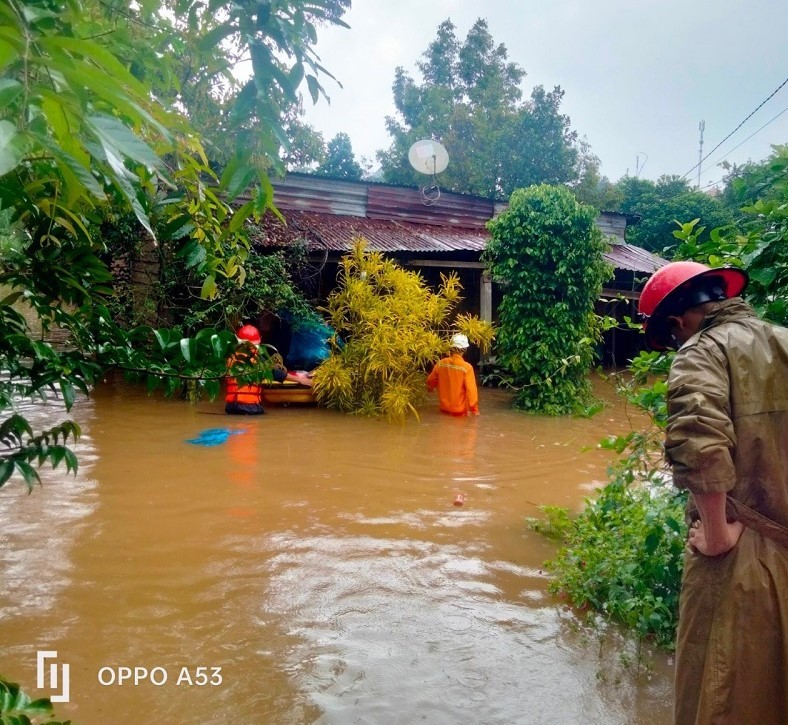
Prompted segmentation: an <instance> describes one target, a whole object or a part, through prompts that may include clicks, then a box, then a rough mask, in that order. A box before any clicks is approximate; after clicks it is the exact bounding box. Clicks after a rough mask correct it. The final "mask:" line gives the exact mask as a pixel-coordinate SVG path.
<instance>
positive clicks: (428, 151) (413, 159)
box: [408, 139, 449, 176]
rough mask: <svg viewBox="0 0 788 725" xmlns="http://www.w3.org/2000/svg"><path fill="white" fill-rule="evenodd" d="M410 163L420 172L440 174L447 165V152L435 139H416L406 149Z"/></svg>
mask: <svg viewBox="0 0 788 725" xmlns="http://www.w3.org/2000/svg"><path fill="white" fill-rule="evenodd" d="M408 161H410V165H411V166H412V167H413V168H414V169H416V171H418V172H419V173H420V174H432V175H433V176H434V175H435V174H440V173H441V171H445V170H446V167H447V166H448V165H449V152H448V151H446V149H445V148H443V146H442V145H441V144H439V143H438V142H437V141H432V140H430V139H423V140H421V141H416V143H414V144H413V146H411V147H410V150H409V151H408Z"/></svg>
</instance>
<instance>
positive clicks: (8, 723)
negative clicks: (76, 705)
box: [0, 675, 71, 725]
mask: <svg viewBox="0 0 788 725" xmlns="http://www.w3.org/2000/svg"><path fill="white" fill-rule="evenodd" d="M52 717H53V714H52V703H51V702H50V701H49V699H48V698H42V699H40V700H31V699H30V697H29V696H28V695H27V694H26V693H25V692H24V691H23V690H22V688H21V687H19V685H18V684H17V683H16V682H9V681H8V680H6V679H4V678H3V677H2V675H0V725H36V724H37V723H46V724H47V725H69V723H70V722H71V720H66V721H65V722H64V721H61V720H51V719H50V718H52Z"/></svg>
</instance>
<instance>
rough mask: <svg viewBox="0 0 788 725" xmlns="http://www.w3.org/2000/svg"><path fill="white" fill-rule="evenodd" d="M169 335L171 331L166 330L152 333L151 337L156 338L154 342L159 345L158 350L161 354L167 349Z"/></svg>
mask: <svg viewBox="0 0 788 725" xmlns="http://www.w3.org/2000/svg"><path fill="white" fill-rule="evenodd" d="M171 334H172V333H171V331H170V330H167V329H163V330H154V331H153V336H154V337H155V338H156V342H158V343H159V348H160V349H161V351H162V352H166V351H167V348H169V346H170V335H171Z"/></svg>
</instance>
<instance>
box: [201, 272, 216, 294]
mask: <svg viewBox="0 0 788 725" xmlns="http://www.w3.org/2000/svg"><path fill="white" fill-rule="evenodd" d="M217 291H218V288H217V286H216V278H215V277H214V276H213V275H212V274H211V275H208V276H207V277H206V278H205V281H204V282H203V283H202V289H201V290H200V296H201V297H202V298H203V299H204V300H212V299H213V298H214V297H216V293H217Z"/></svg>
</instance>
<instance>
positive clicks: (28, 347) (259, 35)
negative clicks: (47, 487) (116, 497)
mask: <svg viewBox="0 0 788 725" xmlns="http://www.w3.org/2000/svg"><path fill="white" fill-rule="evenodd" d="M345 4H346V3H344V2H342V0H310V2H308V3H307V2H301V0H291V2H289V3H287V4H285V3H281V4H277V5H276V6H271V5H269V4H260V5H257V4H253V5H250V6H247V5H246V4H245V3H240V4H239V3H227V2H212V3H211V4H210V5H209V6H208V7H206V6H205V5H204V4H203V3H202V2H197V1H196V0H176V1H174V2H172V3H171V4H160V3H158V2H153V1H152V0H143V2H140V3H135V4H132V5H131V6H129V7H126V6H121V5H120V4H119V3H102V4H101V6H100V8H99V7H98V6H97V5H91V4H89V5H87V6H85V8H83V7H82V6H80V4H79V3H78V2H76V1H75V0H72V1H71V2H61V0H6V1H4V2H1V3H0V17H2V25H1V26H0V208H1V209H7V210H9V211H10V213H11V220H10V224H11V227H12V231H13V237H14V238H16V239H18V240H19V242H18V245H17V247H15V248H12V249H11V250H10V253H5V254H4V255H3V257H2V258H1V259H0V287H2V288H4V289H7V290H8V294H7V295H6V296H5V297H4V298H3V299H2V300H0V369H2V371H3V376H2V379H1V380H0V411H2V415H3V420H2V422H0V442H2V444H3V446H2V452H0V485H2V484H4V483H5V482H6V481H7V480H8V479H9V478H10V476H11V475H12V474H13V473H15V472H16V473H18V474H20V475H21V476H22V477H23V478H24V479H25V481H26V482H27V483H28V485H32V483H34V482H35V481H36V480H37V476H38V474H37V471H36V467H37V466H40V465H41V464H42V463H44V462H45V461H48V462H50V463H51V464H52V465H53V466H54V465H58V464H60V463H61V462H65V463H66V465H67V466H68V468H69V469H70V470H73V469H75V468H76V465H77V461H76V458H75V457H74V456H73V453H72V452H71V451H70V450H69V449H68V447H67V446H66V445H65V444H66V442H67V439H69V438H71V437H72V436H75V435H77V434H78V432H79V429H78V426H76V424H74V423H72V422H69V421H67V422H66V423H63V424H61V425H59V426H56V427H55V428H52V429H51V430H48V431H43V432H40V433H37V432H34V431H33V430H32V428H31V426H30V424H29V422H28V421H27V420H26V418H25V417H24V416H23V415H20V414H18V413H16V412H15V406H16V401H17V400H18V399H19V398H20V397H30V396H35V395H43V394H44V392H45V391H47V390H55V391H56V392H57V393H59V395H60V396H61V398H62V401H63V403H64V405H65V407H66V408H67V409H70V407H71V405H72V404H73V402H74V399H75V394H76V391H77V390H80V391H82V392H88V391H89V389H90V386H91V385H92V384H93V383H94V382H95V381H96V380H97V379H99V377H100V375H102V374H103V372H104V370H105V369H106V368H107V367H108V366H112V365H119V366H122V367H124V368H126V369H130V370H133V371H137V372H138V373H139V374H140V375H144V376H146V377H148V380H149V385H150V386H151V387H155V386H156V385H158V384H159V383H160V382H161V380H162V379H163V380H164V384H165V387H166V389H167V390H168V391H169V392H174V391H175V390H176V389H179V387H180V385H181V381H182V380H183V379H187V380H189V381H191V382H192V383H193V384H194V385H204V387H205V388H206V389H207V390H208V392H209V393H212V394H215V393H216V391H218V386H219V382H218V381H219V379H220V377H221V375H222V374H223V372H224V357H225V356H226V353H227V351H228V349H229V346H231V345H234V336H233V335H232V333H230V332H228V331H218V332H217V331H216V330H205V331H201V332H200V333H197V334H196V335H195V336H194V337H193V338H189V337H185V336H183V333H182V331H180V330H177V329H176V330H151V329H150V328H140V329H137V330H134V331H131V332H129V333H126V332H124V331H123V330H121V329H120V328H118V327H117V326H116V325H114V323H113V322H112V315H111V314H110V312H109V310H108V309H107V308H106V302H107V300H108V297H109V294H110V293H111V289H110V287H109V283H110V282H111V274H110V271H109V269H108V268H107V266H106V264H105V263H104V261H103V260H102V259H101V256H100V255H101V254H102V252H103V248H102V245H101V242H100V240H98V239H97V238H95V237H94V236H92V235H91V233H90V228H91V223H92V222H100V221H101V220H102V218H103V217H104V216H105V214H106V213H107V210H109V209H113V210H128V211H131V212H133V213H134V215H135V216H136V218H137V220H138V222H139V224H140V225H141V226H142V228H144V229H145V230H146V232H147V234H149V235H151V237H154V238H156V239H157V241H158V243H159V244H162V245H168V246H169V248H170V249H171V250H172V254H173V260H175V263H177V264H183V265H184V266H186V267H188V268H189V269H191V270H193V271H194V273H195V274H196V275H199V278H200V280H201V286H200V295H201V296H203V297H206V298H212V297H215V296H216V294H217V292H218V288H219V284H223V283H225V282H229V281H234V282H236V283H238V284H242V283H243V281H244V277H245V269H244V262H245V260H246V257H247V254H248V250H249V246H250V244H249V240H248V237H247V235H246V233H245V231H244V222H245V220H246V219H247V218H248V217H249V216H250V215H252V214H260V213H262V212H263V211H265V210H266V209H267V208H270V207H271V206H272V194H271V185H270V182H269V180H268V177H267V175H266V173H265V169H264V168H263V167H261V166H260V165H259V164H257V163H255V161H254V159H251V160H250V159H249V158H247V157H246V156H244V155H243V153H242V150H241V152H239V153H238V154H236V155H235V156H234V157H233V158H232V159H231V160H230V161H229V162H228V163H227V165H226V166H225V168H224V169H223V171H222V174H221V176H220V177H219V178H217V177H216V176H215V175H214V174H213V172H212V170H211V168H210V166H209V165H208V163H207V157H206V154H205V152H204V148H203V144H202V143H201V140H200V138H199V137H198V136H197V135H196V134H195V133H194V131H193V129H192V128H191V127H190V126H189V124H188V122H187V120H186V119H185V117H184V116H183V115H182V114H181V113H179V112H177V111H176V110H174V108H173V107H170V106H167V105H166V104H164V103H163V102H162V100H161V99H162V98H163V97H164V94H163V93H160V92H159V90H160V88H161V87H162V85H163V84H165V81H166V82H172V83H174V84H176V85H177V83H176V81H175V80H173V79H176V78H177V75H176V74H175V73H174V68H179V67H180V65H181V61H180V59H179V61H178V63H177V64H175V65H173V63H172V58H173V56H174V55H177V54H178V53H179V51H183V52H185V53H187V54H190V56H191V55H193V56H194V57H195V58H198V59H200V60H199V61H195V66H194V67H195V68H196V69H197V71H195V72H198V74H202V75H201V77H202V79H203V80H204V81H205V82H209V81H213V82H219V79H220V78H221V77H223V74H224V73H225V72H226V71H227V70H228V69H229V68H230V67H231V64H232V61H233V59H234V58H235V57H236V56H235V55H234V54H236V53H237V54H241V55H246V54H248V55H250V57H251V61H252V68H253V72H254V76H253V77H252V78H251V79H250V80H249V81H247V82H245V83H244V84H243V85H242V87H241V89H240V92H239V93H238V94H237V96H236V97H235V99H234V102H233V105H232V107H231V109H230V112H229V118H230V119H231V120H232V121H233V123H234V124H237V125H239V126H243V125H244V124H245V123H247V122H248V120H249V119H250V118H255V119H257V120H258V121H259V123H260V129H261V130H262V132H264V133H265V135H266V137H268V138H270V139H272V141H271V143H272V144H273V143H274V141H275V140H277V139H278V140H281V139H283V138H284V134H283V132H282V130H281V123H280V120H279V118H278V117H277V116H276V113H278V111H279V108H280V107H279V106H278V105H277V106H272V105H271V103H270V98H271V97H277V96H278V95H279V94H283V95H284V96H285V97H287V98H290V99H291V100H292V101H295V100H296V99H297V95H296V89H297V88H298V86H299V85H300V83H301V81H302V80H305V82H306V83H307V87H308V89H309V91H310V94H311V95H312V96H313V98H317V97H318V95H319V94H320V93H321V92H322V86H321V85H320V82H319V80H318V77H317V74H318V72H319V71H320V66H319V63H318V62H317V59H316V57H315V55H314V52H313V51H312V44H313V43H314V41H315V37H316V24H317V23H319V22H335V23H340V24H342V22H341V20H339V17H338V15H337V13H338V12H339V9H341V8H342V7H344V5H345ZM83 10H84V12H83ZM104 10H108V11H109V13H110V17H107V15H105V14H104V12H103V11H104ZM118 16H121V17H122V18H123V19H124V22H123V23H121V22H120V21H119V20H118ZM126 20H127V21H130V22H129V23H128V24H127V23H125V21H126ZM140 27H144V28H145V29H146V32H147V33H148V34H149V37H150V41H149V42H141V41H140V35H141V31H140V30H139V28H140ZM209 61H210V62H209ZM214 61H215V62H214ZM167 79H169V81H168V80H167ZM250 186H251V187H252V190H251V192H250V193H249V197H250V199H249V201H247V202H246V203H245V204H243V205H242V206H240V207H239V208H237V209H236V208H233V207H231V206H230V204H229V202H231V201H232V200H233V199H235V198H236V197H237V196H238V195H239V194H240V193H242V192H244V191H245V190H247V189H248V188H249V187H250ZM154 230H156V233H154ZM5 249H6V251H9V250H8V245H6V247H5ZM20 252H21V253H20ZM20 302H24V303H25V304H26V305H28V307H29V308H30V309H31V310H32V311H33V313H34V314H35V315H36V316H37V317H38V319H39V321H40V324H41V327H42V329H43V330H44V331H46V330H48V329H50V328H51V327H53V326H58V327H60V328H63V329H65V330H66V331H68V333H69V334H70V339H71V343H72V346H71V347H70V348H69V349H68V350H57V349H55V348H54V347H53V346H52V345H50V344H48V343H47V342H45V341H43V340H42V339H40V337H39V336H38V335H36V334H34V333H33V332H32V330H31V328H30V325H29V323H28V318H26V317H25V316H24V315H22V314H20V312H19V311H18V310H17V309H16V308H15V307H14V305H15V304H19V303H20Z"/></svg>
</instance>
